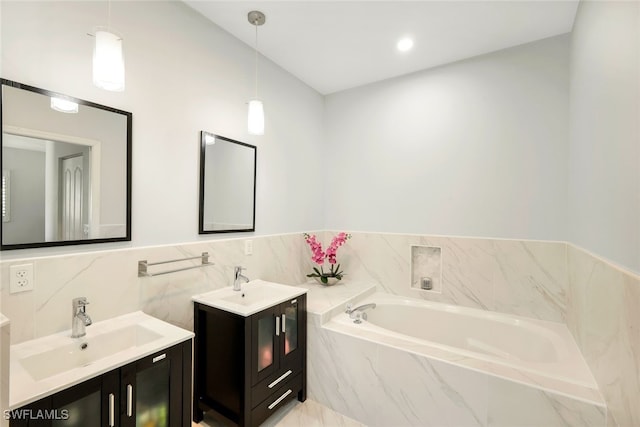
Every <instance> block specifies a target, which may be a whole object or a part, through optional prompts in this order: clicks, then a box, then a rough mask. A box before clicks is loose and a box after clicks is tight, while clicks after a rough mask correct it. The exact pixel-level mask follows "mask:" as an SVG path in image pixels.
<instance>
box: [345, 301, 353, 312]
mask: <svg viewBox="0 0 640 427" xmlns="http://www.w3.org/2000/svg"><path fill="white" fill-rule="evenodd" d="M352 311H353V304H352V303H348V304H347V306H346V311H345V313H347V314H349V313H351V312H352Z"/></svg>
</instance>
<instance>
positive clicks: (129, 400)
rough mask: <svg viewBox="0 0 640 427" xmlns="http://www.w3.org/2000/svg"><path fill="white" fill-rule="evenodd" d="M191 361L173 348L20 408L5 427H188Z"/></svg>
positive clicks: (186, 345) (186, 347) (187, 351)
mask: <svg viewBox="0 0 640 427" xmlns="http://www.w3.org/2000/svg"><path fill="white" fill-rule="evenodd" d="M191 356H192V341H191V340H188V341H185V342H183V343H180V344H176V345H174V346H172V347H169V348H167V349H164V350H161V351H159V352H156V353H154V354H152V355H150V356H147V357H144V358H142V359H139V360H137V361H135V362H132V363H129V364H127V365H124V366H122V367H120V368H117V369H114V370H112V371H109V372H107V373H105V374H102V375H100V376H98V377H96V378H92V379H90V380H87V381H84V382H82V383H80V384H77V385H75V386H72V387H70V388H68V389H65V390H62V391H60V392H58V393H55V394H53V395H51V396H48V397H45V398H43V399H40V400H38V401H36V402H34V403H31V404H29V405H26V406H24V407H22V408H20V410H19V411H18V412H17V413H16V416H20V418H23V419H16V417H14V418H12V420H11V422H10V427H36V426H37V427H72V426H73V427H75V426H78V427H99V426H104V427H115V426H118V427H134V426H136V427H146V426H158V427H161V426H165V427H190V426H191ZM22 410H26V411H22ZM18 413H19V414H20V415H18Z"/></svg>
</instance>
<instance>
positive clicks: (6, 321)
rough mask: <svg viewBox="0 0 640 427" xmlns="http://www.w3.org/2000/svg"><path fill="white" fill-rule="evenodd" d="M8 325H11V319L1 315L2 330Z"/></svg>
mask: <svg viewBox="0 0 640 427" xmlns="http://www.w3.org/2000/svg"><path fill="white" fill-rule="evenodd" d="M8 324H9V318H8V317H7V316H5V315H4V314H2V313H0V328H2V327H3V326H4V325H8Z"/></svg>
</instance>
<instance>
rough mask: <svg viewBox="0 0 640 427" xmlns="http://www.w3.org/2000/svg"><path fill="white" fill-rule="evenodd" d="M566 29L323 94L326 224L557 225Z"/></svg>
mask: <svg viewBox="0 0 640 427" xmlns="http://www.w3.org/2000/svg"><path fill="white" fill-rule="evenodd" d="M568 49H569V38H568V36H559V37H554V38H550V39H546V40H543V41H539V42H535V43H531V44H527V45H523V46H518V47H515V48H511V49H507V50H503V51H499V52H495V53H491V54H487V55H483V56H479V57H475V58H471V59H469V60H465V61H461V62H457V63H453V64H450V65H446V66H442V67H438V68H435V69H430V70H426V71H422V72H419V73H416V74H412V75H408V76H405V77H401V78H396V79H392V80H387V81H384V82H380V83H377V84H372V85H368V86H364V87H361V88H356V89H353V90H348V91H344V92H340V93H337V94H333V95H329V96H328V97H327V98H326V128H327V142H328V144H327V149H326V154H327V167H326V169H327V170H328V171H330V173H328V174H327V175H326V177H327V189H326V201H327V203H326V207H325V215H326V224H325V225H326V228H328V229H347V230H371V231H374V230H375V231H388V232H410V233H430V234H446V235H463V236H485V237H507V238H527V239H556V240H564V239H565V237H566V232H565V230H566V198H567V194H566V191H567V190H566V169H567V147H566V146H567V144H566V141H567V138H568V133H567V132H568V130H567V128H568V126H567V123H568Z"/></svg>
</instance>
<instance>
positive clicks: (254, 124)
mask: <svg viewBox="0 0 640 427" xmlns="http://www.w3.org/2000/svg"><path fill="white" fill-rule="evenodd" d="M248 124H249V126H248V130H249V133H250V134H251V135H264V107H263V105H262V101H258V100H257V99H252V100H251V101H249V121H248Z"/></svg>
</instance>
